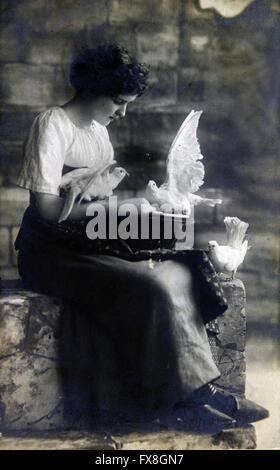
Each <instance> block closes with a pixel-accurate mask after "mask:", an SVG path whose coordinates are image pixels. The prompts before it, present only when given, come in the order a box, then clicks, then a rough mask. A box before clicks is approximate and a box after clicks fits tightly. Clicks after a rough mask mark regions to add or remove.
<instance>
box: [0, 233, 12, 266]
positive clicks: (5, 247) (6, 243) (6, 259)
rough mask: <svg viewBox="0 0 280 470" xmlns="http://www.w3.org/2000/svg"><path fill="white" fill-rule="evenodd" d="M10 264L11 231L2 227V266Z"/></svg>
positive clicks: (0, 264) (0, 258)
mask: <svg viewBox="0 0 280 470" xmlns="http://www.w3.org/2000/svg"><path fill="white" fill-rule="evenodd" d="M8 264H10V230H9V228H8V227H0V266H7V265H8Z"/></svg>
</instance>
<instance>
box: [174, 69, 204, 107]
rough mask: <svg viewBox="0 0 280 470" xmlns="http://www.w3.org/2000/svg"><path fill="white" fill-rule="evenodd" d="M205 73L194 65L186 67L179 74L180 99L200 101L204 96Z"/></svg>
mask: <svg viewBox="0 0 280 470" xmlns="http://www.w3.org/2000/svg"><path fill="white" fill-rule="evenodd" d="M204 83H205V80H204V73H203V71H201V70H199V69H197V68H194V67H184V68H182V69H181V70H180V72H179V75H178V100H179V101H180V102H181V103H182V102H186V103H187V102H188V101H192V102H194V101H198V102H201V101H202V100H203V98H204Z"/></svg>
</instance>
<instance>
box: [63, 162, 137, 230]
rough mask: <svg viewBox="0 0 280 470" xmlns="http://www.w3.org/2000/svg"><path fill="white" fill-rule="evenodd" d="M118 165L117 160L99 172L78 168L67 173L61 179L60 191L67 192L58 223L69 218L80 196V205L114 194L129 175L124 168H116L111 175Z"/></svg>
mask: <svg viewBox="0 0 280 470" xmlns="http://www.w3.org/2000/svg"><path fill="white" fill-rule="evenodd" d="M115 163H116V161H115V160H113V161H111V162H110V163H107V164H106V165H105V166H104V165H103V166H102V167H101V168H99V169H98V170H96V169H94V170H93V169H92V168H78V169H77V170H72V171H70V172H68V173H66V174H65V175H64V176H63V177H62V178H61V184H60V189H64V190H65V191H66V197H65V203H64V206H63V209H62V211H61V214H60V217H59V220H58V222H59V223H60V222H63V221H64V220H66V219H67V217H68V216H69V214H70V212H71V210H72V208H73V205H74V203H75V200H76V199H77V197H78V196H79V199H78V203H80V202H81V201H82V200H83V199H85V200H87V201H91V200H92V199H95V198H98V199H105V198H106V197H109V196H111V195H112V194H113V189H115V188H116V187H117V186H118V185H119V183H120V182H121V180H122V179H123V178H124V177H125V176H126V175H128V173H127V171H126V170H125V169H124V168H122V167H116V168H114V170H113V171H112V172H111V173H110V172H109V168H110V167H111V166H112V165H114V164H115Z"/></svg>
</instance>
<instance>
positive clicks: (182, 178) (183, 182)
mask: <svg viewBox="0 0 280 470" xmlns="http://www.w3.org/2000/svg"><path fill="white" fill-rule="evenodd" d="M201 114H202V111H191V112H190V113H189V115H188V116H187V117H186V119H185V120H184V122H183V124H182V125H181V127H180V129H179V131H178V132H177V134H176V136H175V139H174V140H173V142H172V144H171V147H170V150H169V152H168V156H167V167H166V173H167V175H166V179H165V182H164V183H163V184H162V185H161V186H159V187H158V186H157V184H156V182H155V181H149V182H148V185H147V187H146V194H147V198H148V199H149V201H151V202H153V203H156V204H158V205H159V206H162V210H163V212H166V209H165V208H164V205H166V208H167V211H168V207H169V208H170V205H171V207H172V209H174V212H182V213H185V214H186V215H187V216H190V213H191V207H192V205H197V204H207V205H209V206H214V205H216V204H221V202H222V201H221V199H206V198H203V197H200V196H197V195H194V194H192V193H194V192H196V191H198V189H199V187H200V186H201V185H202V184H203V183H204V181H203V178H204V166H203V164H202V163H201V162H200V161H199V160H201V159H202V158H203V155H202V154H201V152H200V146H199V142H198V140H197V136H196V132H197V127H198V121H199V118H200V116H201ZM169 212H170V209H169Z"/></svg>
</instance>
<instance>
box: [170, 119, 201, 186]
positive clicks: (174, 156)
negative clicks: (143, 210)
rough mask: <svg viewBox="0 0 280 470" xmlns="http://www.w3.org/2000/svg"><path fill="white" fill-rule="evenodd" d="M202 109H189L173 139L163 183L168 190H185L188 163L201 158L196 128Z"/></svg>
mask: <svg viewBox="0 0 280 470" xmlns="http://www.w3.org/2000/svg"><path fill="white" fill-rule="evenodd" d="M201 114H202V111H191V112H190V114H189V115H188V116H187V117H186V119H185V120H184V122H183V124H182V125H181V127H180V129H179V131H178V133H177V135H176V137H175V139H174V140H173V142H172V144H171V147H170V150H169V153H168V156H167V180H166V183H165V185H166V186H167V187H168V188H169V189H170V190H173V189H175V190H178V191H179V192H181V193H186V192H187V189H186V188H187V186H188V179H187V172H188V168H187V167H188V164H189V163H190V161H193V162H194V161H197V160H201V159H202V158H203V155H202V154H201V153H200V146H199V142H198V140H197V137H196V130H197V126H198V121H199V118H200V116H201Z"/></svg>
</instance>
